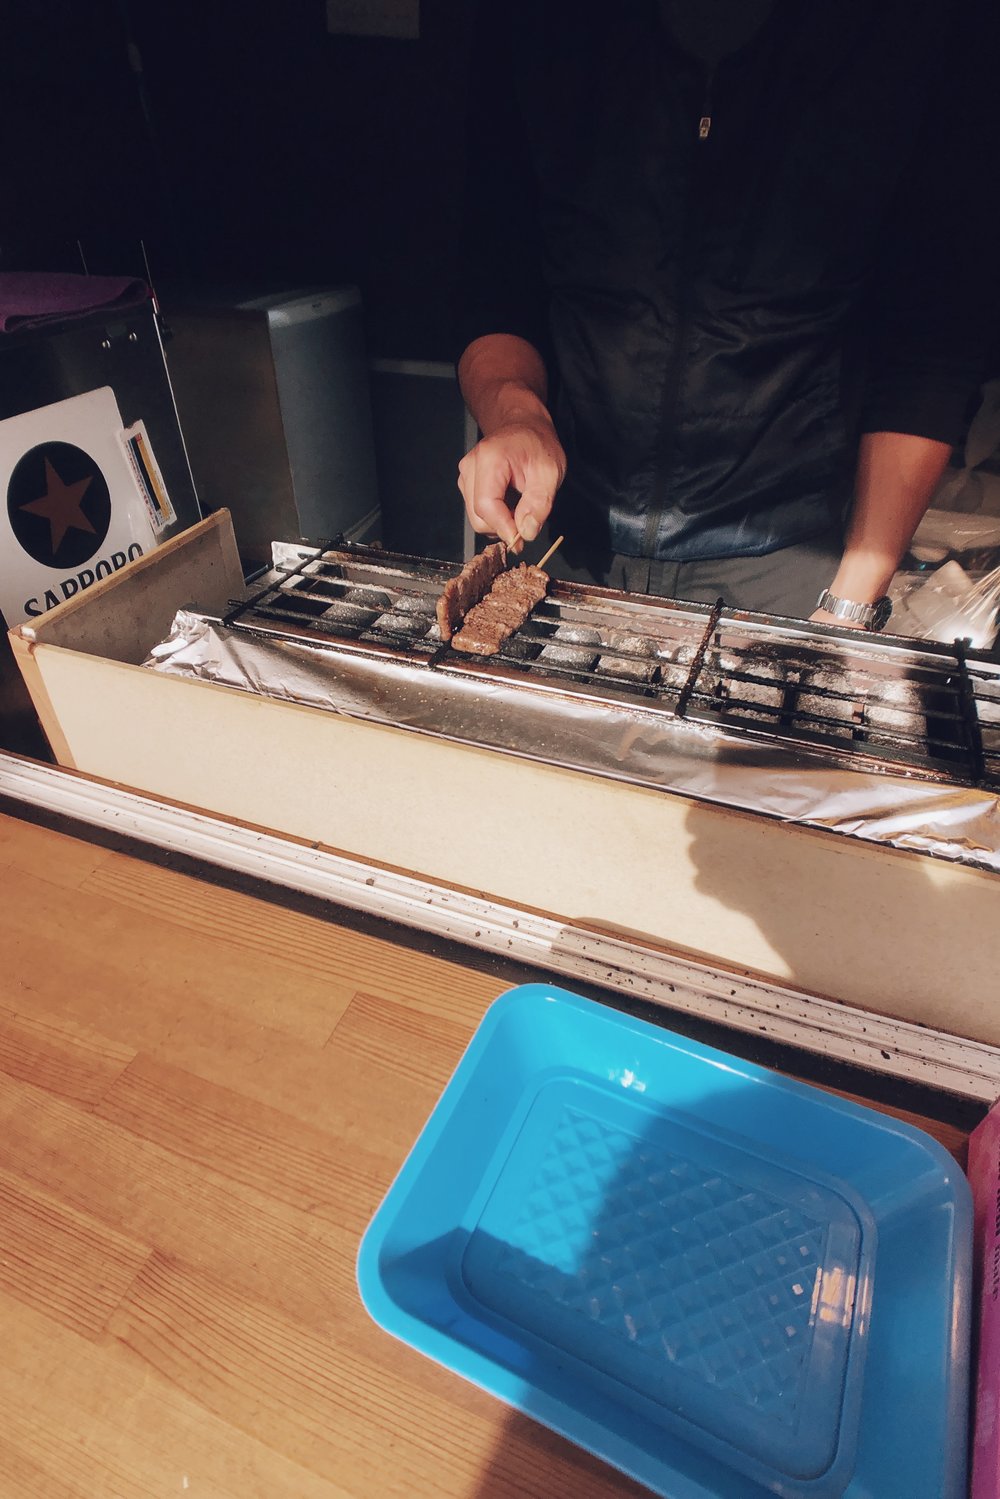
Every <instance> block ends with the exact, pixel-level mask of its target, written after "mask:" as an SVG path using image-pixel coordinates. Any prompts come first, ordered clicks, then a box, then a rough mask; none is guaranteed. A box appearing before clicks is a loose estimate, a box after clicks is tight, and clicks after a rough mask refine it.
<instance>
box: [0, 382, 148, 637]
mask: <svg viewBox="0 0 1000 1499" xmlns="http://www.w3.org/2000/svg"><path fill="white" fill-rule="evenodd" d="M123 438H124V434H123V431H122V420H121V415H120V413H119V411H118V403H117V401H116V400H115V397H114V392H113V391H112V390H111V388H110V386H105V387H103V388H102V389H100V390H92V391H88V392H87V393H86V394H84V395H79V396H71V397H70V399H69V400H66V401H58V402H56V403H55V404H54V405H52V406H43V407H40V408H39V409H38V410H37V411H28V412H25V413H24V414H23V415H22V416H12V417H8V418H7V420H6V421H0V613H2V614H3V617H4V620H5V621H6V623H7V625H8V626H12V625H17V624H20V623H21V622H22V621H23V620H25V619H32V618H35V617H37V616H38V615H40V614H44V613H45V612H46V611H47V610H49V609H52V608H54V607H55V605H56V604H61V603H62V602H63V600H64V599H68V598H72V597H73V595H74V594H76V593H80V592H82V590H83V589H85V588H89V587H90V586H91V584H92V583H97V582H99V581H100V580H101V579H102V578H107V577H110V575H111V574H112V573H113V572H117V571H118V570H119V569H120V568H122V567H124V566H125V564H126V563H127V562H131V561H133V560H134V558H136V557H141V556H142V554H143V553H144V552H147V551H149V549H150V548H151V547H153V546H155V544H156V528H154V525H153V521H152V519H151V515H150V509H149V505H148V503H147V500H146V498H144V491H143V489H142V487H141V485H140V483H139V481H138V478H137V474H136V471H135V469H134V466H133V464H132V463H131V462H130V459H129V453H128V447H127V444H126V443H125V442H124V441H123Z"/></svg>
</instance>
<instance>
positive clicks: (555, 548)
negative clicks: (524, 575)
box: [533, 536, 566, 567]
mask: <svg viewBox="0 0 1000 1499" xmlns="http://www.w3.org/2000/svg"><path fill="white" fill-rule="evenodd" d="M565 540H566V538H565V536H558V537H557V538H556V540H555V541H554V542H553V543H552V545H551V546H550V547H549V549H548V551H547V552H546V553H545V556H544V557H543V558H542V560H541V562H536V563H534V564H533V565H534V566H535V567H544V566H545V564H546V562H548V560H549V558H550V557H551V556H552V554H553V552H557V551H558V550H559V548H560V547H561V546H562V544H563V542H564V541H565Z"/></svg>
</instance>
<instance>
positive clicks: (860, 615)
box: [816, 588, 892, 631]
mask: <svg viewBox="0 0 1000 1499" xmlns="http://www.w3.org/2000/svg"><path fill="white" fill-rule="evenodd" d="M816 608H817V609H825V610H826V612H827V614H832V615H834V616H835V617H836V618H837V619H845V620H847V621H848V622H849V623H850V624H852V625H862V626H863V627H864V629H866V630H872V631H877V630H884V629H885V627H886V625H887V624H888V623H889V615H890V614H891V613H892V600H891V599H890V598H887V597H886V596H885V595H883V596H882V598H880V599H876V600H875V602H874V604H858V603H855V601H854V599H838V597H837V595H836V594H835V593H831V592H830V590H829V588H824V589H823V592H822V593H821V594H820V596H819V599H818V600H817V602H816Z"/></svg>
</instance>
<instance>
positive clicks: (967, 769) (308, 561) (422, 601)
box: [221, 538, 1000, 790]
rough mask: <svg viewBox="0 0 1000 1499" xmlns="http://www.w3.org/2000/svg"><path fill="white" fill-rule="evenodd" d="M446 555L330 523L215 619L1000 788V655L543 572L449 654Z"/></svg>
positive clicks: (278, 552)
mask: <svg viewBox="0 0 1000 1499" xmlns="http://www.w3.org/2000/svg"><path fill="white" fill-rule="evenodd" d="M454 572H455V566H454V564H452V563H445V562H434V561H429V560H428V559H426V558H418V557H408V556H404V555H401V554H394V553H389V552H384V551H381V550H380V549H378V548H372V547H364V546H356V545H351V544H348V543H345V542H343V541H342V540H341V539H339V538H338V539H337V540H336V541H333V542H331V543H328V544H323V545H321V546H318V547H312V546H310V547H303V546H302V545H299V544H292V543H275V547H274V565H273V566H272V568H271V569H269V570H268V572H267V573H266V574H264V575H263V577H262V578H260V579H258V580H257V582H258V586H256V587H255V588H254V589H253V591H252V592H251V593H250V594H249V596H248V597H247V598H246V599H244V600H241V601H234V602H233V603H232V606H231V608H230V609H229V611H228V613H226V614H225V615H224V616H223V618H222V621H221V622H222V624H223V625H224V626H225V627H226V628H228V629H231V630H233V631H236V632H238V633H244V634H248V635H251V636H255V637H258V638H266V639H271V640H273V639H275V638H277V639H280V640H284V641H287V642H291V643H296V644H299V645H302V646H307V647H312V648H317V647H322V648H323V649H324V650H326V651H330V650H331V649H332V650H334V651H337V650H340V651H347V652H351V653H354V654H362V655H364V654H368V655H371V654H375V655H377V656H379V657H380V658H382V659H389V660H392V659H398V660H399V661H401V662H405V663H406V664H407V665H408V666H410V667H412V666H414V665H422V666H425V667H426V668H427V670H429V671H435V672H440V673H460V674H462V675H469V674H473V675H480V676H483V677H485V678H487V679H489V678H493V679H497V678H501V679H503V680H504V681H505V683H506V684H508V685H515V686H519V687H523V689H524V690H525V691H532V690H541V689H546V688H547V689H549V690H552V689H553V688H554V687H555V688H558V689H559V690H561V691H567V692H571V693H575V694H581V695H583V696H589V697H593V698H595V699H601V700H605V701H609V702H613V703H617V704H621V703H626V704H631V705H632V706H633V707H635V708H636V709H641V710H643V711H646V712H650V711H652V712H662V713H665V714H667V715H669V716H671V717H673V718H676V719H684V720H687V721H689V722H691V723H700V724H706V725H711V726H714V727H716V728H718V729H720V730H723V731H724V732H725V733H726V735H727V736H729V737H734V738H739V737H741V736H747V737H749V738H752V739H753V740H755V741H760V740H765V741H766V740H771V741H776V742H780V743H782V744H783V745H798V746H800V747H802V748H803V749H807V750H808V751H809V752H810V753H811V754H813V755H815V754H816V753H817V752H819V753H820V754H826V755H827V756H829V758H830V759H831V760H832V761H840V762H843V761H844V760H845V759H846V760H848V761H849V762H850V763H852V764H854V765H855V766H856V767H857V768H858V769H865V770H873V769H874V770H883V771H886V772H900V771H902V772H904V773H907V774H909V775H918V776H923V777H926V778H928V779H932V780H945V781H950V782H954V783H956V784H960V785H969V786H976V787H981V788H984V789H989V790H1000V663H998V662H996V661H993V660H991V659H990V658H989V657H988V656H987V655H986V654H985V653H983V652H981V651H973V650H971V649H969V648H968V647H967V645H966V644H965V643H963V642H961V641H956V642H955V643H954V645H953V646H942V645H938V644H936V643H929V642H925V641H920V642H915V641H910V640H904V639H903V638H901V637H893V636H886V635H870V634H864V633H861V632H855V631H839V630H831V629H828V628H826V627H823V626H815V625H810V626H806V625H805V624H803V623H802V622H800V621H794V620H781V619H776V618H775V617H774V616H764V615H753V614H747V613H744V612H742V611H737V610H730V609H727V608H726V607H725V606H724V603H723V601H722V600H719V602H718V603H717V604H716V605H714V606H708V605H699V604H684V603H676V602H673V601H669V600H663V599H642V600H639V599H637V598H636V597H635V596H634V595H628V594H621V593H616V592H614V591H612V590H610V589H601V588H585V587H581V586H580V585H576V584H562V583H560V582H558V581H554V582H553V584H552V585H551V588H550V592H549V594H548V596H547V597H546V598H545V600H544V601H543V602H542V603H541V604H540V605H539V606H538V607H537V608H536V609H535V610H534V612H533V613H532V614H531V616H530V617H529V618H528V620H527V621H526V622H525V624H524V625H523V626H522V627H521V629H520V630H518V631H517V632H516V634H514V635H512V636H511V637H509V638H508V640H506V641H505V642H504V645H503V647H502V648H501V650H500V652H499V653H498V654H497V655H496V656H491V657H489V658H477V657H467V656H460V655H459V654H458V653H456V652H455V651H453V650H452V649H451V648H450V647H449V646H448V645H447V644H445V643H444V642H443V641H442V640H441V637H440V634H439V632H438V628H437V623H436V621H435V616H434V605H435V600H436V598H437V596H438V594H439V593H440V591H441V588H442V587H443V585H444V583H445V582H446V581H447V579H448V578H449V577H451V576H453V575H454Z"/></svg>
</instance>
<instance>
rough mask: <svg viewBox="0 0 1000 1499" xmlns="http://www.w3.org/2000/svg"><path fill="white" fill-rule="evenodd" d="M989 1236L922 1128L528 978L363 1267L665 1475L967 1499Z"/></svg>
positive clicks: (405, 1326)
mask: <svg viewBox="0 0 1000 1499" xmlns="http://www.w3.org/2000/svg"><path fill="white" fill-rule="evenodd" d="M971 1242H972V1219H971V1200H970V1193H969V1189H968V1185H967V1183H966V1181H965V1178H964V1177H963V1175H962V1173H961V1172H960V1171H959V1170H958V1168H957V1166H956V1165H955V1162H954V1161H953V1160H952V1158H951V1157H950V1156H949V1155H948V1154H947V1153H946V1152H945V1151H944V1150H943V1149H942V1148H941V1147H940V1146H939V1145H937V1143H936V1142H935V1141H933V1140H931V1139H930V1138H929V1137H928V1136H926V1135H924V1134H922V1133H921V1132H920V1131H918V1130H915V1129H911V1128H909V1127H908V1126H906V1125H903V1124H900V1123H898V1122H897V1121H895V1120H894V1119H891V1118H888V1117H886V1116H884V1115H881V1114H877V1113H874V1112H872V1111H871V1110H868V1109H864V1108H860V1107H858V1106H856V1105H853V1104H850V1103H847V1102H846V1101H844V1100H841V1099H839V1098H836V1097H832V1096H830V1095H828V1094H826V1093H822V1092H820V1091H818V1090H817V1089H814V1088H810V1087H807V1086H805V1085H801V1084H797V1083H794V1082H791V1081H789V1080H788V1079H785V1078H781V1077H778V1076H775V1075H774V1074H773V1073H770V1072H767V1071H765V1070H764V1069H762V1068H759V1067H755V1066H753V1065H752V1064H750V1063H747V1062H744V1061H741V1060H739V1059H738V1058H735V1057H731V1056H727V1055H726V1054H725V1053H723V1052H719V1051H713V1050H711V1049H710V1048H708V1047H705V1046H699V1045H698V1044H696V1043H695V1042H691V1041H688V1040H686V1039H684V1038H683V1037H679V1036H676V1035H673V1034H672V1033H670V1032H668V1031H665V1030H662V1029H661V1028H660V1027H658V1026H655V1025H650V1024H647V1023H646V1022H644V1021H640V1020H636V1019H633V1018H631V1017H629V1016H626V1015H623V1014H620V1013H619V1012H618V1011H615V1010H611V1009H608V1008H606V1007H605V1006H603V1005H598V1004H594V1003H593V1002H591V1001H589V1000H585V999H581V998H580V997H579V996H577V995H573V994H568V993H566V992H565V991H564V990H560V989H551V988H546V987H544V986H541V985H529V986H525V987H523V988H520V989H515V990H513V991H512V992H510V993H509V994H507V995H505V996H504V997H503V998H502V999H500V1000H498V1001H497V1002H496V1004H494V1005H493V1006H492V1007H491V1009H490V1010H489V1012H488V1014H487V1015H486V1017H485V1019H484V1020H483V1023H482V1025H481V1026H480V1028H479V1030H478V1031H477V1033H476V1035H475V1037H474V1038H473V1041H472V1043H471V1045H470V1046H469V1049H468V1051H467V1052H466V1054H465V1056H464V1058H463V1059H462V1062H461V1063H460V1065H459V1067H458V1069H457V1071H456V1073H455V1075H454V1077H453V1078H452V1080H451V1082H450V1083H449V1085H448V1087H447V1089H446V1090H445V1092H444V1094H443V1096H442V1098H441V1100H440V1102H439V1104H438V1106H437V1108H436V1109H435V1111H434V1113H433V1115H432V1116H431V1119H430V1120H429V1121H428V1124H427V1125H426V1127H425V1129H424V1131H423V1133H422V1134H421V1136H420V1139H419V1140H418V1141H417V1144H416V1145H415V1147H414V1149H413V1151H412V1152H411V1154H410V1156H409V1158H408V1160H407V1161H406V1163H405V1165H404V1167H403V1169H402V1171H401V1172H400V1174H399V1176H398V1178H397V1180H396V1182H395V1184H394V1185H393V1187H392V1189H391V1191H390V1192H389V1194H388V1196H387V1198H386V1200H385V1202H384V1203H383V1205H382V1207H381V1208H380V1209H379V1212H378V1214H377V1215H376V1217H375V1219H374V1221H373V1223H372V1225H371V1227H370V1228H369V1230H368V1232H367V1234H366V1235H365V1238H364V1241H363V1243H362V1246H361V1251H360V1255H359V1259H358V1281H359V1285H360V1289H361V1294H362V1297H363V1299H364V1302H365V1305H366V1306H367V1308H368V1310H369V1312H370V1313H371V1315H372V1316H373V1317H374V1319H375V1320H376V1322H378V1323H379V1324H380V1325H381V1326H382V1327H384V1328H386V1329H387V1330H388V1331H389V1332H391V1333H393V1334H395V1335H396V1336H397V1337H399V1338H401V1339H402V1340H403V1341H404V1342H406V1343H409V1344H411V1345H412V1346H413V1347H415V1348H418V1349H420V1351H421V1352H423V1353H425V1354H427V1355H429V1356H430V1357H431V1358H434V1359H436V1360H437V1361H438V1362H440V1363H442V1364H445V1365H447V1367H448V1368H450V1369H454V1370H455V1371H456V1372H458V1373H459V1374H462V1375H464V1376H465V1377H466V1378H468V1379H471V1380H474V1381H475V1382H476V1383H477V1384H479V1385H482V1386H483V1387H484V1388H485V1389H487V1390H490V1391H492V1393H494V1394H495V1395H497V1396H499V1397H500V1398H501V1399H503V1400H505V1401H507V1402H508V1403H509V1404H510V1405H512V1406H514V1407H516V1408H517V1409H518V1410H520V1411H523V1412H525V1413H527V1414H529V1415H532V1416H534V1417H535V1418H536V1419H538V1420H539V1421H542V1422H544V1423H545V1424H546V1425H547V1426H550V1427H552V1428H554V1429H555V1430H556V1431H559V1432H562V1433H563V1434H564V1435H565V1436H567V1437H569V1438H571V1439H572V1440H573V1441H575V1442H577V1443H579V1444H580V1445H581V1446H583V1447H585V1448H587V1449H588V1450H590V1451H592V1452H595V1453H597V1454H599V1455H600V1456H601V1457H603V1458H605V1459H606V1460H607V1461H609V1462H611V1463H613V1464H615V1465H616V1466H617V1467H619V1468H621V1469H622V1470H624V1471H625V1472H627V1473H629V1474H631V1475H632V1476H633V1477H635V1478H637V1479H639V1480H640V1481H641V1482H643V1483H645V1484H647V1485H648V1486H649V1487H650V1488H652V1489H653V1490H655V1491H656V1492H658V1493H661V1494H664V1495H667V1496H669V1499H754V1496H761V1499H763V1495H765V1494H767V1493H777V1494H779V1495H782V1496H788V1499H792V1496H796V1499H797V1496H803V1499H834V1496H841V1495H846V1496H851V1499H862V1496H864V1499H869V1496H873V1495H875V1496H878V1499H896V1496H899V1499H959V1496H960V1495H962V1494H964V1492H965V1449H966V1423H967V1396H968V1389H967V1380H968V1360H969V1304H970V1302H969V1298H970V1283H971Z"/></svg>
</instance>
